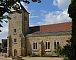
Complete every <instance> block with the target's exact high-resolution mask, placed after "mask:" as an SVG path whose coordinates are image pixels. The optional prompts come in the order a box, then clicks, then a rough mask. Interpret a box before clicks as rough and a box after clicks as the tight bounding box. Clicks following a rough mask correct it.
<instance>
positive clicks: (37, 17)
mask: <svg viewBox="0 0 76 60" xmlns="http://www.w3.org/2000/svg"><path fill="white" fill-rule="evenodd" d="M38 17H39V16H30V18H38Z"/></svg>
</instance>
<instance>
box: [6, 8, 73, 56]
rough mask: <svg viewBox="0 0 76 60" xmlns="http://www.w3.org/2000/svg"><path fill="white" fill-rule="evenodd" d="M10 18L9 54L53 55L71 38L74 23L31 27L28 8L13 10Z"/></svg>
mask: <svg viewBox="0 0 76 60" xmlns="http://www.w3.org/2000/svg"><path fill="white" fill-rule="evenodd" d="M10 17H11V18H10V19H9V34H8V41H7V44H8V45H7V54H8V56H33V55H36V56H47V55H49V56H53V55H56V48H57V46H60V47H61V48H63V46H65V45H66V44H67V41H68V40H70V38H71V30H72V23H71V22H65V23H58V24H50V25H42V26H33V27H29V13H28V12H27V11H26V9H23V10H20V11H18V12H16V11H13V12H12V13H11V14H10Z"/></svg>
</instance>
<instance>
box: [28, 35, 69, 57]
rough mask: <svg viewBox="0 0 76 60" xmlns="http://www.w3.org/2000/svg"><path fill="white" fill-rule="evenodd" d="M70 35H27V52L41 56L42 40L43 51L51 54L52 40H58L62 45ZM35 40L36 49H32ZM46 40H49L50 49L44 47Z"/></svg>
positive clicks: (52, 49)
mask: <svg viewBox="0 0 76 60" xmlns="http://www.w3.org/2000/svg"><path fill="white" fill-rule="evenodd" d="M70 38H71V35H68V34H67V35H66V34H65V35H56V36H50V35H47V36H46V35H45V36H44V35H43V36H27V54H33V53H35V54H38V55H40V56H41V53H42V50H41V42H43V44H42V45H43V48H42V49H43V51H44V54H47V55H48V54H49V55H53V53H54V50H55V49H54V42H59V44H60V46H61V47H63V46H65V45H66V44H67V42H66V41H67V40H70ZM34 42H37V49H33V43H34ZM46 42H50V49H46V48H45V47H46V44H45V43H46Z"/></svg>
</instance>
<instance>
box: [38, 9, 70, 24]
mask: <svg viewBox="0 0 76 60" xmlns="http://www.w3.org/2000/svg"><path fill="white" fill-rule="evenodd" d="M59 12H60V13H59ZM44 17H45V18H44V21H43V22H38V25H47V24H56V23H63V22H71V18H70V17H69V15H68V14H67V10H66V11H63V12H61V11H56V12H49V13H47V14H46V15H44Z"/></svg>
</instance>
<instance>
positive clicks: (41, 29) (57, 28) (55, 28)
mask: <svg viewBox="0 0 76 60" xmlns="http://www.w3.org/2000/svg"><path fill="white" fill-rule="evenodd" d="M29 30H30V33H32V34H36V33H48V32H49V33H50V32H62V31H70V30H72V22H65V23H58V24H50V25H42V26H34V27H30V29H29Z"/></svg>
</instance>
